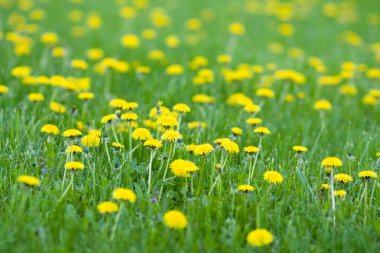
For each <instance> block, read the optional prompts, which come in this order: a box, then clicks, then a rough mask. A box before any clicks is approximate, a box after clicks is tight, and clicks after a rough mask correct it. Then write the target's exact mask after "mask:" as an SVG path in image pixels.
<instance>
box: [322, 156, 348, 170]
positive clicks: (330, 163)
mask: <svg viewBox="0 0 380 253" xmlns="http://www.w3.org/2000/svg"><path fill="white" fill-rule="evenodd" d="M321 165H322V166H323V167H333V168H336V167H342V166H343V162H342V160H340V159H339V158H338V157H326V158H325V159H323V160H322V162H321Z"/></svg>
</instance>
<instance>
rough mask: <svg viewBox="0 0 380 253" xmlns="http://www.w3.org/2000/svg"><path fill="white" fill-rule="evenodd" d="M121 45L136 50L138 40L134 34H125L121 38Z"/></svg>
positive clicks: (138, 43)
mask: <svg viewBox="0 0 380 253" xmlns="http://www.w3.org/2000/svg"><path fill="white" fill-rule="evenodd" d="M121 44H122V45H123V46H124V47H126V48H137V47H138V46H139V45H140V39H139V37H137V36H136V35H134V34H126V35H124V36H123V37H122V38H121Z"/></svg>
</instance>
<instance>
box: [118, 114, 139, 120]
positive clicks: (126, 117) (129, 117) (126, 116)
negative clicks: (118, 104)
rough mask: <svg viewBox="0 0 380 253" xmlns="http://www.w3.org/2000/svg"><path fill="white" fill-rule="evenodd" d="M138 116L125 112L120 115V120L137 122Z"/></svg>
mask: <svg viewBox="0 0 380 253" xmlns="http://www.w3.org/2000/svg"><path fill="white" fill-rule="evenodd" d="M138 118H139V116H138V115H137V114H136V113H134V112H125V113H123V114H122V115H121V119H123V120H127V121H134V120H137V119H138Z"/></svg>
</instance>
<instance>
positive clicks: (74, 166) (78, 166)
mask: <svg viewBox="0 0 380 253" xmlns="http://www.w3.org/2000/svg"><path fill="white" fill-rule="evenodd" d="M65 169H67V170H72V171H76V170H83V169H84V164H83V163H81V162H67V163H65Z"/></svg>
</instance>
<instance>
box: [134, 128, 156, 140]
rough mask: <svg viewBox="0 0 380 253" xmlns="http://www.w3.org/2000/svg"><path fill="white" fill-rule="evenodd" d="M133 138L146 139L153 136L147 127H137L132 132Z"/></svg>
mask: <svg viewBox="0 0 380 253" xmlns="http://www.w3.org/2000/svg"><path fill="white" fill-rule="evenodd" d="M132 138H133V139H134V140H136V141H146V140H148V139H150V138H152V135H151V133H150V131H149V130H148V129H146V128H142V127H141V128H136V129H135V130H134V131H133V132H132Z"/></svg>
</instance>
